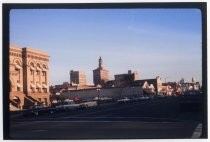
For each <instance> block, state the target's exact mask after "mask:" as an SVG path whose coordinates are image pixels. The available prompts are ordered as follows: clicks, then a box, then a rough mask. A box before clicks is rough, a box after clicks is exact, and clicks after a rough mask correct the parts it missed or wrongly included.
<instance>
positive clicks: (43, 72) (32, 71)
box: [30, 70, 47, 76]
mask: <svg viewBox="0 0 210 142" xmlns="http://www.w3.org/2000/svg"><path fill="white" fill-rule="evenodd" d="M30 72H31V75H34V70H30ZM46 74H47V73H46V71H42V76H46ZM36 75H40V71H38V70H37V71H36Z"/></svg>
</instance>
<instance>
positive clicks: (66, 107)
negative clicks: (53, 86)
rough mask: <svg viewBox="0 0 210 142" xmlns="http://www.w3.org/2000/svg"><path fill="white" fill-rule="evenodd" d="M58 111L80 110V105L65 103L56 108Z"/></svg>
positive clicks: (70, 102) (71, 102)
mask: <svg viewBox="0 0 210 142" xmlns="http://www.w3.org/2000/svg"><path fill="white" fill-rule="evenodd" d="M55 108H56V109H64V110H75V109H78V108H80V104H75V102H73V101H68V102H64V103H63V104H61V105H59V106H56V107H55Z"/></svg>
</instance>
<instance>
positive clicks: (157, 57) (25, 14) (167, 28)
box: [9, 9, 202, 85]
mask: <svg viewBox="0 0 210 142" xmlns="http://www.w3.org/2000/svg"><path fill="white" fill-rule="evenodd" d="M201 22H202V21H201V12H200V10H198V9H13V10H11V11H10V33H9V34H10V44H12V45H16V46H18V47H30V48H34V49H38V50H41V51H45V52H48V53H49V55H50V61H49V70H50V71H49V74H50V75H49V80H50V85H56V84H62V83H63V82H69V80H70V78H69V71H70V70H82V71H84V72H85V73H86V77H87V83H88V84H92V83H93V70H94V69H96V68H97V67H98V59H99V57H100V56H101V57H102V59H103V66H104V68H105V69H107V70H109V73H110V80H111V79H114V75H115V74H122V73H127V72H128V70H132V71H137V72H138V74H139V79H151V78H155V77H156V76H160V77H161V79H162V81H163V82H165V81H179V80H181V78H182V77H183V78H184V79H185V80H186V81H191V79H192V77H194V78H195V80H196V81H199V82H200V83H201V81H202V27H201V26H202V25H201Z"/></svg>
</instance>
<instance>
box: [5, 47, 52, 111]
mask: <svg viewBox="0 0 210 142" xmlns="http://www.w3.org/2000/svg"><path fill="white" fill-rule="evenodd" d="M9 58H10V69H9V72H10V106H11V107H10V108H11V109H12V108H13V109H14V108H17V109H23V108H30V107H31V106H33V105H34V104H44V105H46V106H48V105H50V98H49V96H50V93H49V67H48V63H49V55H48V54H47V53H46V52H42V51H38V50H34V49H31V48H18V47H14V46H10V57H9ZM17 100H18V101H17Z"/></svg>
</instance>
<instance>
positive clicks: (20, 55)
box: [9, 52, 22, 57]
mask: <svg viewBox="0 0 210 142" xmlns="http://www.w3.org/2000/svg"><path fill="white" fill-rule="evenodd" d="M9 55H10V56H15V57H22V54H19V53H14V52H10V53H9Z"/></svg>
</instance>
